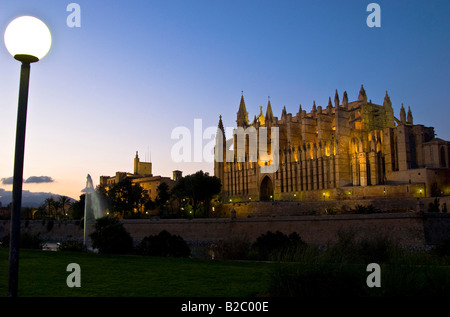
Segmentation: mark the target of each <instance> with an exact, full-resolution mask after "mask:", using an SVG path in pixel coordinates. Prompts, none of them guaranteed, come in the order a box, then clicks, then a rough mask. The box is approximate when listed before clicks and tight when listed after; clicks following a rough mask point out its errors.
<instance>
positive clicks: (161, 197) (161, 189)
mask: <svg viewBox="0 0 450 317" xmlns="http://www.w3.org/2000/svg"><path fill="white" fill-rule="evenodd" d="M156 190H157V191H158V196H156V200H155V202H156V205H157V206H158V207H159V210H160V213H163V212H164V211H165V206H166V204H167V202H168V200H169V199H170V192H169V185H167V183H161V184H159V185H158V187H157V189H156Z"/></svg>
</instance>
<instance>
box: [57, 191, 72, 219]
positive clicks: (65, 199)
mask: <svg viewBox="0 0 450 317" xmlns="http://www.w3.org/2000/svg"><path fill="white" fill-rule="evenodd" d="M59 204H60V206H61V208H62V214H63V217H65V216H66V210H67V209H66V206H68V207H69V208H70V205H71V201H70V198H69V197H67V196H59Z"/></svg>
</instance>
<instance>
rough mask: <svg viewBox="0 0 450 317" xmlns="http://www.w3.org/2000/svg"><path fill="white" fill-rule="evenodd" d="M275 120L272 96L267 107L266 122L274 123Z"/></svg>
mask: <svg viewBox="0 0 450 317" xmlns="http://www.w3.org/2000/svg"><path fill="white" fill-rule="evenodd" d="M272 120H273V112H272V106H271V105H270V97H269V101H268V102H267V109H266V123H267V124H269V123H272Z"/></svg>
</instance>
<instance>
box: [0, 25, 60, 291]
mask: <svg viewBox="0 0 450 317" xmlns="http://www.w3.org/2000/svg"><path fill="white" fill-rule="evenodd" d="M4 40H5V46H6V49H7V50H8V51H9V53H10V54H11V55H12V56H13V57H14V58H15V59H16V60H18V61H20V62H21V63H22V67H21V71H20V87H19V105H18V111H17V127H16V148H15V154H14V176H13V197H12V211H11V233H10V245H9V289H8V296H10V297H16V296H17V286H18V281H19V280H18V277H19V240H20V210H21V208H22V182H23V161H24V151H25V130H26V122H27V105H28V86H29V82H30V64H31V63H35V62H37V61H39V60H40V59H42V58H43V57H44V56H45V55H46V54H47V53H48V51H49V50H50V46H51V44H52V36H51V34H50V31H49V29H48V28H47V26H46V25H45V24H44V23H43V22H42V21H41V20H39V19H37V18H35V17H31V16H22V17H18V18H16V19H14V20H13V21H11V22H10V23H9V24H8V26H7V27H6V30H5V37H4Z"/></svg>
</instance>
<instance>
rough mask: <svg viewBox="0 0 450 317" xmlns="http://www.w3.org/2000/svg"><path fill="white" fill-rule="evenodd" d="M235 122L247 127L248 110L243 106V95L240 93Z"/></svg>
mask: <svg viewBox="0 0 450 317" xmlns="http://www.w3.org/2000/svg"><path fill="white" fill-rule="evenodd" d="M236 123H237V126H238V127H244V128H245V127H248V112H247V109H246V108H245V101H244V95H241V102H240V104H239V111H238V112H237V119H236Z"/></svg>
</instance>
